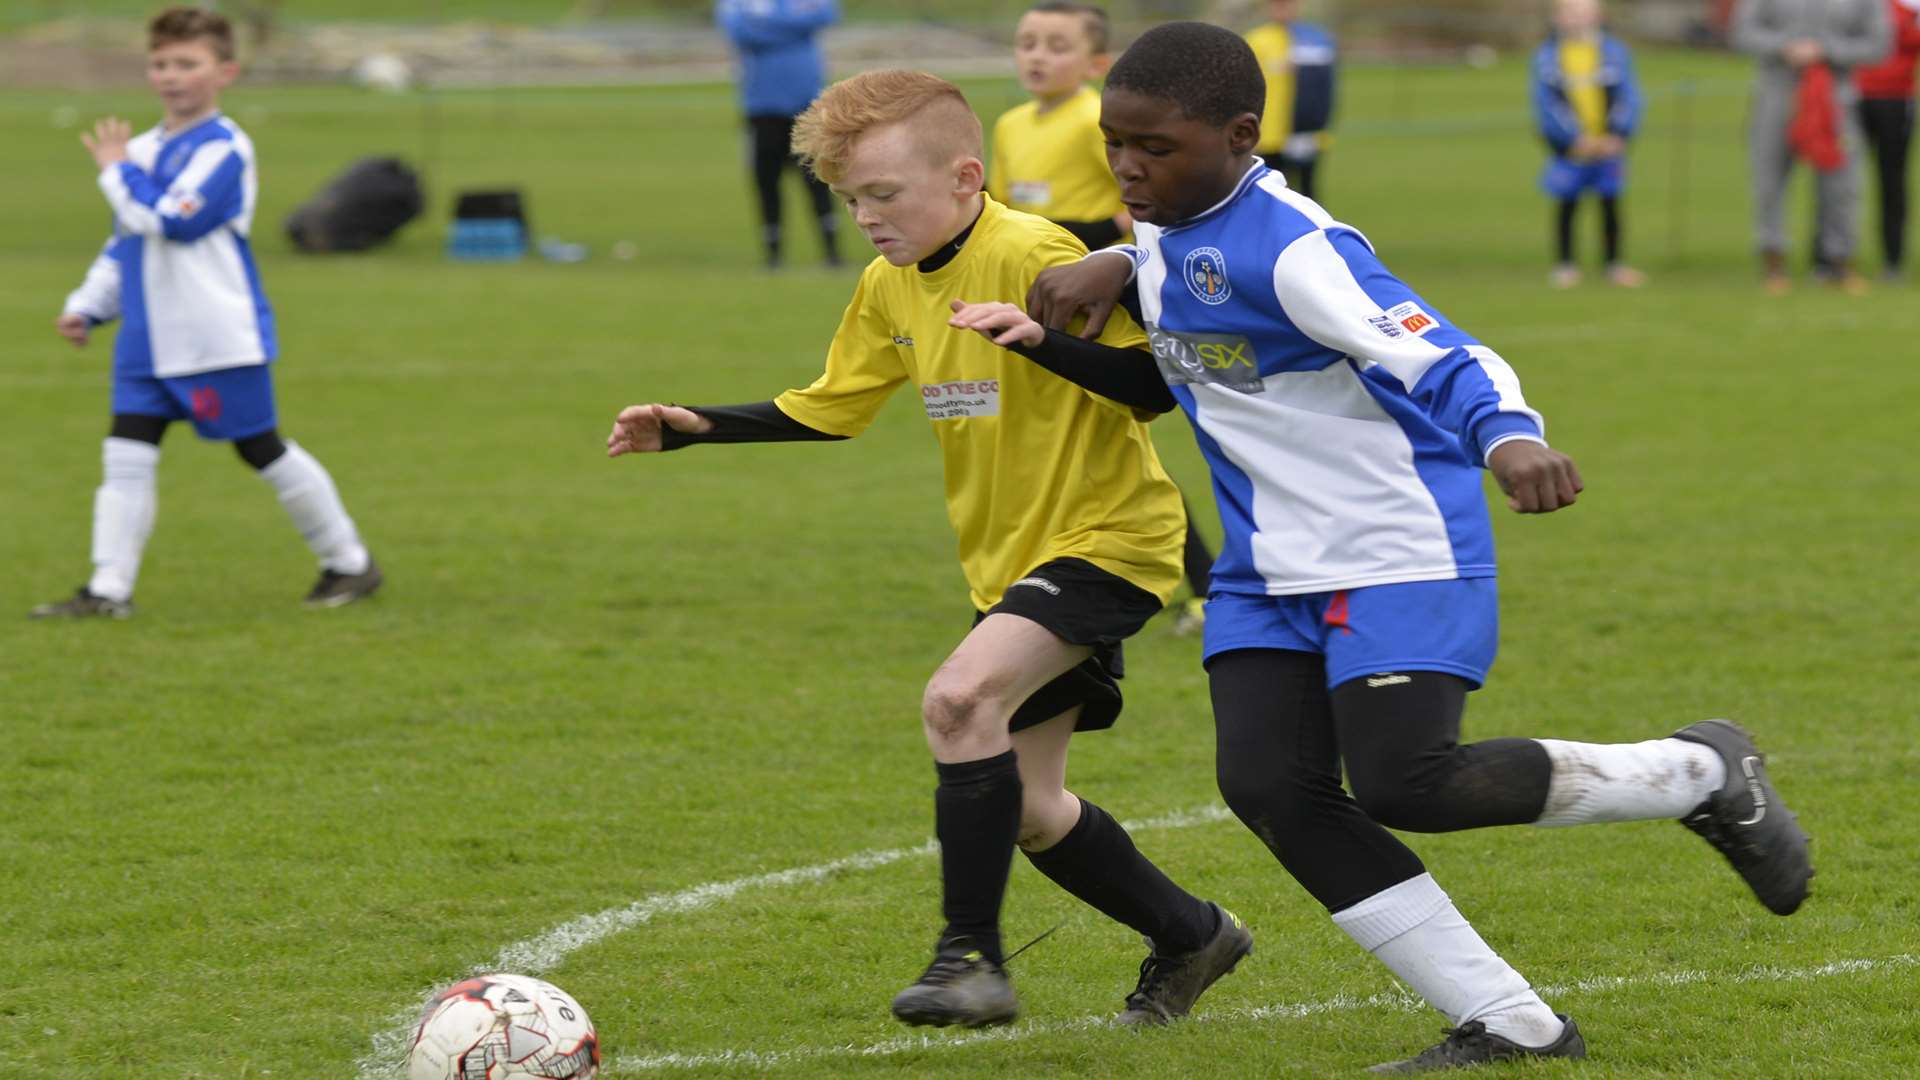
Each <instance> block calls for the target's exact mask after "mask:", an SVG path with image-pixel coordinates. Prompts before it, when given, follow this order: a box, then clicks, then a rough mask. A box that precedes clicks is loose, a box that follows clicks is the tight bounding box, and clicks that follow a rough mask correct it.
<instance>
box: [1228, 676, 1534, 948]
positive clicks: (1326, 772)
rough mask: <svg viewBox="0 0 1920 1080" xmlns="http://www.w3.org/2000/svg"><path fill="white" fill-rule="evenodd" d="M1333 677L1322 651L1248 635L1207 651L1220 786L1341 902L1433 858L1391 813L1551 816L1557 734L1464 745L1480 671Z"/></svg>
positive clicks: (1429, 825) (1435, 824) (1299, 875)
mask: <svg viewBox="0 0 1920 1080" xmlns="http://www.w3.org/2000/svg"><path fill="white" fill-rule="evenodd" d="M1326 677H1327V673H1326V663H1325V661H1324V660H1323V659H1322V658H1321V657H1320V656H1318V655H1316V654H1313V653H1304V652H1292V651H1288V650H1282V649H1239V650H1235V651H1232V652H1225V653H1220V654H1218V655H1216V656H1214V657H1213V658H1212V659H1210V660H1209V661H1207V678H1208V683H1209V686H1210V689H1211V691H1212V695H1213V720H1214V732H1215V738H1216V740H1217V753H1216V759H1215V771H1216V773H1217V777H1218V780H1219V783H1220V794H1221V795H1222V796H1224V797H1225V798H1226V801H1227V806H1228V807H1229V808H1231V809H1232V810H1233V812H1234V815H1235V816H1236V817H1238V818H1239V819H1240V820H1241V821H1242V822H1244V823H1245V824H1246V826H1247V827H1248V828H1249V829H1252V830H1253V833H1254V835H1255V836H1258V837H1259V838H1260V839H1261V841H1262V842H1263V843H1265V844H1266V845H1267V848H1268V850H1270V851H1272V852H1273V854H1274V857H1275V858H1277V859H1279V860H1280V864H1281V865H1282V866H1284V867H1286V870H1287V872H1288V873H1289V874H1292V875H1293V877H1294V879H1295V880H1297V881H1299V882H1300V884H1301V885H1303V886H1305V887H1306V890H1307V891H1308V892H1309V893H1312V894H1313V898H1314V899H1315V900H1318V901H1319V902H1320V903H1322V904H1324V905H1325V906H1326V908H1327V910H1329V911H1336V912H1337V911H1340V910H1343V909H1345V908H1348V907H1352V906H1353V905H1354V904H1357V903H1359V902H1360V901H1362V900H1365V899H1366V898H1367V897H1369V896H1373V895H1375V894H1376V893H1379V892H1380V891H1382V890H1384V889H1387V888H1390V887H1392V886H1394V885H1397V884H1399V883H1400V882H1402V881H1405V880H1407V879H1408V878H1412V877H1417V876H1419V875H1420V874H1421V873H1423V872H1424V867H1423V866H1422V864H1421V862H1420V858H1419V856H1417V855H1415V854H1414V853H1413V852H1412V851H1411V850H1409V849H1408V848H1407V846H1406V845H1405V844H1402V843H1401V842H1400V841H1399V840H1398V839H1396V838H1395V837H1394V835H1393V834H1392V833H1390V832H1388V831H1387V827H1392V828H1395V829H1401V830H1405V831H1409V832H1453V831H1455V830H1459V829H1474V828H1481V827H1484V826H1489V825H1517V824H1524V823H1526V822H1530V821H1535V820H1537V819H1538V818H1539V817H1540V812H1541V810H1542V809H1544V808H1545V806H1546V801H1547V784H1548V781H1549V780H1550V779H1551V776H1552V764H1551V762H1550V760H1549V758H1548V757H1547V751H1546V748H1545V747H1543V746H1541V745H1540V744H1539V743H1538V742H1535V741H1534V740H1532V739H1489V740H1487V741H1485V742H1478V743H1470V744H1467V745H1464V746H1463V745H1461V743H1460V718H1461V715H1462V713H1463V712H1464V711H1465V708H1466V699H1467V692H1468V690H1469V689H1470V687H1469V685H1468V683H1467V682H1466V680H1464V679H1461V678H1458V677H1457V676H1453V675H1446V674H1441V673H1438V672H1430V671H1410V672H1395V673H1392V674H1391V675H1389V676H1387V677H1383V678H1376V677H1362V678H1358V679H1353V680H1351V681H1349V682H1345V683H1342V684H1340V685H1339V686H1336V687H1334V688H1333V689H1331V690H1329V689H1328V688H1327V684H1326ZM1343 764H1344V765H1345V768H1346V773H1347V779H1348V782H1349V784H1350V785H1351V786H1352V789H1353V792H1352V794H1351V795H1350V794H1348V793H1347V791H1346V790H1344V789H1343V788H1342V787H1341V786H1340V773H1341V767H1342V765H1343Z"/></svg>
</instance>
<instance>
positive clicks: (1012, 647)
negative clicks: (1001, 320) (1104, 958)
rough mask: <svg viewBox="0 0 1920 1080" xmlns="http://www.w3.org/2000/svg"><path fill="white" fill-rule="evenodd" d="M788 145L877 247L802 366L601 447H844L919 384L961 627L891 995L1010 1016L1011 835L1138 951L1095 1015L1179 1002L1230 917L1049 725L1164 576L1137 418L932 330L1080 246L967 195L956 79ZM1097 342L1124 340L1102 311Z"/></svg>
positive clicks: (835, 96)
mask: <svg viewBox="0 0 1920 1080" xmlns="http://www.w3.org/2000/svg"><path fill="white" fill-rule="evenodd" d="M794 146H795V148H796V149H797V150H798V151H799V153H800V155H801V157H802V159H803V160H804V161H805V162H806V164H807V165H808V167H809V168H811V169H813V170H814V171H815V172H816V173H818V174H819V175H820V177H821V178H822V179H823V180H826V181H827V182H828V183H829V184H831V185H832V186H833V191H834V193H835V194H836V195H838V196H839V197H840V198H841V199H843V200H845V202H846V204H847V207H848V209H849V210H850V211H851V212H852V214H853V220H854V223H855V224H856V225H858V226H859V227H860V229H861V231H862V232H864V233H865V234H866V236H867V238H868V239H869V240H871V241H872V242H873V245H874V247H875V248H877V249H878V250H879V252H880V257H879V258H877V259H875V260H874V261H873V262H872V263H870V264H869V265H868V266H867V268H866V270H865V271H864V272H863V273H862V274H861V275H860V283H859V285H858V286H857V287H856V288H855V290H854V294H853V300H852V302H851V303H850V304H848V305H847V309H846V313H845V315H844V316H843V317H842V319H841V323H840V327H839V329H838V330H837V331H836V332H835V334H834V337H833V342H832V344H831V345H830V346H829V347H828V349H827V363H826V370H825V371H824V372H823V373H822V374H821V375H820V377H819V378H818V379H816V380H814V382H813V384H812V385H810V386H808V387H805V388H803V389H799V390H789V391H787V392H786V393H784V394H781V395H780V396H779V397H778V398H776V399H775V400H772V401H762V402H756V403H753V404H750V405H741V406H730V407H703V408H693V409H688V408H680V407H677V406H671V405H657V404H649V405H635V406H632V407H629V408H627V409H624V410H622V411H621V412H620V414H619V416H618V418H617V419H616V420H615V422H614V428H613V432H612V434H611V435H610V436H609V437H608V439H607V453H608V455H609V456H611V457H618V456H620V455H622V454H629V453H641V452H652V451H661V450H675V449H679V448H681V447H684V446H687V445H689V444H692V443H697V442H708V443H742V442H772V441H794V440H800V441H820V440H830V439H848V438H852V437H854V436H856V435H859V434H860V433H861V432H863V431H865V430H866V429H867V427H868V426H869V425H870V424H871V423H872V422H873V419H874V417H875V416H876V415H877V414H878V413H879V411H880V409H881V407H882V406H884V405H885V404H886V402H887V399H888V398H890V397H891V396H892V395H893V393H894V391H896V390H898V389H900V388H901V387H902V386H905V385H907V384H908V383H910V382H911V383H914V384H917V385H918V389H919V393H918V395H916V396H917V397H918V398H919V400H920V402H921V403H922V405H923V407H924V409H925V410H926V415H927V420H928V422H929V424H930V426H931V427H932V429H933V434H934V437H935V438H936V439H937V440H938V441H939V444H940V449H941V455H942V458H943V459H944V463H945V476H946V499H947V516H948V518H949V519H950V520H951V522H952V524H953V529H954V532H955V533H956V534H957V536H958V538H959V542H960V565H961V570H962V572H963V573H964V575H965V577H966V579H967V585H968V590H969V593H970V599H971V601H972V607H973V628H972V630H971V631H970V632H969V633H968V634H967V636H966V637H965V638H964V639H963V640H962V641H961V642H960V645H959V646H958V647H957V648H955V649H954V651H953V653H952V654H951V655H950V656H948V658H947V659H946V661H945V662H944V663H943V664H941V665H940V668H939V670H938V671H936V672H934V675H933V678H932V679H931V680H929V681H928V683H927V688H926V694H925V696H924V698H923V699H922V703H921V721H922V727H923V729H924V731H925V734H926V739H927V745H928V748H929V749H930V750H931V751H932V752H933V758H934V762H935V765H934V768H935V771H936V773H937V775H938V777H939V783H938V786H937V787H936V788H935V789H934V832H935V835H936V836H938V838H939V840H940V871H941V885H942V893H943V895H942V908H943V911H944V914H945V916H946V920H947V924H946V927H945V929H944V930H942V932H941V934H940V937H939V940H938V942H937V943H936V945H935V947H934V958H933V962H932V963H931V964H929V965H928V966H927V968H926V970H925V971H924V972H923V973H922V974H921V976H920V978H919V979H918V980H916V981H915V982H914V983H913V985H911V986H909V987H907V988H906V989H904V990H902V991H901V992H900V993H899V994H898V995H897V996H896V997H895V998H894V1001H893V1013H894V1015H895V1016H897V1017H898V1018H900V1019H901V1020H903V1021H905V1022H907V1023H909V1024H933V1025H938V1026H943V1027H944V1026H946V1025H948V1024H962V1025H965V1026H968V1027H980V1026H984V1025H987V1024H999V1023H1005V1022H1007V1021H1009V1020H1012V1019H1013V1018H1014V1016H1015V1015H1016V1014H1017V1012H1018V1004H1017V1001H1016V999H1015V996H1014V992H1013V986H1012V983H1011V981H1010V980H1009V979H1008V978H1007V973H1006V970H1005V967H1004V962H1005V954H1004V952H1003V950H1002V944H1001V940H1000V906H1001V902H1002V900H1003V899H1004V897H1005V894H1006V887H1007V875H1008V872H1009V870H1010V863H1011V861H1012V857H1013V851H1014V848H1015V847H1016V846H1018V847H1019V848H1020V850H1022V851H1024V852H1025V853H1026V855H1027V859H1028V860H1029V861H1030V862H1031V863H1032V864H1033V866H1034V868H1035V869H1037V870H1039V871H1040V872H1041V873H1042V874H1044V875H1046V876H1047V877H1048V878H1049V879H1051V880H1052V881H1053V882H1054V883H1055V884H1057V885H1059V886H1060V887H1061V888H1063V889H1065V890H1066V891H1067V892H1069V893H1071V894H1072V895H1074V896H1076V897H1078V898H1079V899H1080V900H1082V901H1084V902H1085V903H1087V904H1088V905H1090V906H1092V907H1093V908H1094V909H1095V910H1097V911H1100V912H1102V913H1104V914H1106V915H1107V916H1108V917H1110V918H1112V919H1114V920H1115V921H1117V922H1119V923H1121V924H1123V925H1125V926H1128V927H1130V928H1132V929H1133V930H1134V931H1136V932H1137V933H1140V934H1141V935H1143V936H1145V937H1146V938H1147V939H1148V940H1149V942H1150V943H1151V949H1152V951H1151V953H1150V954H1149V956H1148V957H1147V959H1146V961H1145V962H1144V963H1143V964H1142V965H1141V967H1140V981H1139V983H1138V985H1137V986H1136V987H1135V989H1134V991H1133V992H1132V993H1131V994H1129V995H1128V996H1127V1007H1126V1009H1125V1011H1123V1012H1122V1013H1121V1014H1120V1017H1119V1022H1120V1023H1123V1024H1162V1023H1165V1022H1167V1021H1168V1020H1170V1019H1172V1018H1174V1017H1177V1016H1183V1015H1185V1014H1186V1012H1187V1011H1188V1010H1189V1009H1191V1008H1192V1006H1193V1002H1194V1000H1195V999H1196V998H1198V997H1199V996H1200V994H1201V992H1202V991H1204V990H1205V989H1206V988H1207V987H1208V986H1209V985H1211V984H1212V982H1213V981H1214V980H1215V979H1217V978H1219V977H1220V976H1221V975H1223V974H1225V973H1226V972H1228V971H1230V970H1232V968H1233V966H1234V965H1235V964H1236V963H1237V962H1238V961H1239V959H1240V958H1241V957H1242V956H1244V955H1246V954H1247V953H1248V952H1250V951H1251V950H1252V948H1253V938H1252V935H1251V934H1249V933H1248V932H1247V930H1246V928H1245V927H1244V926H1242V925H1241V924H1240V921H1239V920H1238V919H1236V918H1234V917H1233V916H1232V915H1230V914H1228V913H1227V912H1225V911H1223V910H1222V909H1221V908H1220V907H1219V906H1218V905H1215V904H1210V903H1207V902H1206V901H1203V900H1200V899H1198V898H1196V897H1194V896H1193V895H1192V894H1190V893H1188V892H1186V891H1185V890H1184V889H1181V888H1180V887H1179V886H1178V885H1176V884H1174V883H1173V882H1172V881H1171V880H1169V879H1168V878H1167V876H1166V875H1165V874H1163V873H1161V872H1160V870H1159V868H1157V867H1156V866H1154V865H1153V863H1152V862H1150V861H1148V859H1147V858H1146V856H1144V855H1142V854H1141V853H1140V852H1139V850H1138V849H1136V848H1135V847H1134V844H1133V841H1132V839H1131V838H1129V837H1128V835H1127V832H1126V830H1125V829H1124V828H1122V827H1121V826H1120V824H1119V822H1117V821H1115V820H1114V819H1113V818H1112V817H1111V816H1110V815H1108V814H1107V812H1106V811H1105V810H1102V809H1101V808H1099V807H1098V806H1095V805H1094V804H1093V803H1091V802H1089V801H1087V800H1086V799H1083V798H1080V797H1078V796H1076V795H1074V794H1073V793H1071V792H1069V791H1067V790H1066V787H1065V784H1066V769H1067V744H1068V741H1069V739H1070V738H1071V737H1072V735H1073V733H1074V732H1075V731H1076V730H1098V729H1101V728H1105V727H1109V726H1111V725H1112V724H1113V722H1114V721H1115V720H1116V719H1117V718H1118V717H1119V715H1120V709H1121V694H1120V687H1119V684H1118V683H1117V682H1116V681H1115V679H1116V678H1117V677H1118V676H1119V675H1120V673H1121V662H1120V658H1121V651H1120V648H1121V642H1122V641H1123V640H1124V639H1126V638H1127V637H1130V636H1132V635H1133V634H1134V633H1135V632H1137V631H1138V630H1139V629H1140V627H1141V626H1142V625H1144V624H1145V622H1146V621H1147V619H1149V618H1151V617H1152V616H1153V614H1154V613H1155V612H1157V611H1159V610H1160V608H1161V606H1162V605H1163V604H1164V603H1165V602H1166V599H1167V597H1168V595H1169V594H1171V593H1172V591H1173V589H1174V588H1175V586H1177V585H1178V583H1179V576H1180V574H1179V561H1178V554H1179V552H1178V546H1179V544H1180V542H1181V536H1182V534H1183V527H1182V526H1183V522H1182V521H1181V510H1180V497H1179V493H1178V492H1177V491H1176V490H1175V489H1174V486H1173V481H1171V480H1169V479H1168V478H1167V474H1166V472H1165V471H1164V470H1163V469H1162V468H1161V467H1160V460H1159V457H1158V455H1156V454H1155V453H1154V449H1153V443H1152V441H1151V440H1149V439H1148V437H1147V429H1146V425H1145V423H1144V422H1143V420H1142V418H1141V417H1139V416H1137V415H1135V414H1134V413H1133V412H1132V411H1131V410H1129V409H1127V408H1126V407H1124V406H1121V405H1117V404H1115V403H1113V402H1111V401H1109V400H1107V399H1105V398H1100V397H1096V396H1094V395H1092V394H1089V393H1087V392H1085V391H1083V390H1081V389H1080V388H1079V387H1076V386H1074V385H1073V384H1072V383H1070V382H1067V381H1066V380H1063V379H1058V378H1055V377H1054V376H1052V375H1049V374H1047V373H1046V372H1044V371H1041V370H1040V369H1039V368H1037V367H1033V366H1032V365H1029V364H1027V363H1025V362H1024V361H1021V360H1018V359H1016V358H1010V357H1008V356H1007V354H1006V352H1005V351H1004V350H1002V349H999V348H997V347H995V346H994V345H992V344H991V343H989V342H986V341H983V340H981V339H980V338H979V337H978V336H976V335H974V334H971V333H967V332H964V331H961V330H955V329H952V328H950V327H949V326H948V325H947V320H948V318H949V317H950V308H951V307H955V306H959V304H960V303H961V301H963V300H965V299H967V298H969V297H999V296H1024V295H1025V294H1026V290H1027V287H1028V286H1029V285H1031V284H1032V283H1033V279H1034V276H1035V275H1036V274H1037V273H1038V272H1039V271H1040V270H1041V269H1042V268H1043V267H1046V266H1055V265H1060V264H1063V263H1071V262H1073V261H1074V260H1076V259H1078V258H1079V257H1080V256H1082V255H1084V254H1085V253H1086V248H1085V247H1084V246H1082V245H1081V244H1080V243H1079V242H1078V241H1076V240H1075V239H1074V238H1073V237H1072V236H1070V235H1069V234H1068V233H1067V232H1066V231H1065V230H1063V229H1060V228H1058V227H1057V226H1054V225H1051V224H1049V223H1048V222H1046V221H1045V220H1043V219H1041V218H1039V217H1036V216H1034V215H1032V214H1023V213H1020V212H1018V211H1014V210H1009V209H1007V208H1006V207H1004V206H1001V205H1000V204H999V203H998V202H996V201H995V200H994V199H992V198H991V197H990V196H987V195H986V194H984V192H983V190H982V188H983V184H984V181H985V171H984V168H983V167H982V165H981V163H980V151H981V149H982V147H981V138H980V123H979V120H978V118H977V117H976V116H975V115H974V113H973V110H972V107H971V106H969V105H968V104H967V101H966V98H965V97H964V96H963V95H962V94H961V93H960V90H959V88H957V87H955V86H954V85H953V84H952V83H949V82H946V81H945V80H942V79H937V78H935V77H933V76H931V75H925V74H921V73H918V72H908V71H870V72H866V73H865V74H862V75H857V76H855V77H853V78H851V79H847V80H845V81H843V82H840V83H836V84H834V85H833V86H832V87H831V88H829V89H828V90H827V92H826V93H825V94H822V95H821V96H820V100H819V101H817V102H815V103H814V105H813V106H812V107H811V108H810V109H808V110H807V112H806V113H805V114H804V115H803V116H801V117H800V120H799V123H798V124H797V125H796V127H795V131H794ZM1105 339H1106V340H1107V341H1108V342H1109V343H1110V344H1113V345H1117V346H1120V347H1123V348H1130V349H1138V348H1141V347H1144V346H1145V344H1146V335H1145V334H1144V333H1142V332H1141V330H1140V328H1139V327H1138V326H1136V325H1134V324H1133V323H1132V322H1130V321H1128V320H1126V319H1124V318H1122V319H1119V320H1116V321H1115V322H1114V323H1113V324H1112V326H1111V328H1110V329H1109V330H1108V331H1107V332H1106V335H1105Z"/></svg>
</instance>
